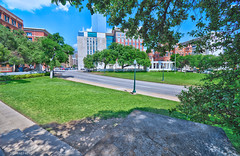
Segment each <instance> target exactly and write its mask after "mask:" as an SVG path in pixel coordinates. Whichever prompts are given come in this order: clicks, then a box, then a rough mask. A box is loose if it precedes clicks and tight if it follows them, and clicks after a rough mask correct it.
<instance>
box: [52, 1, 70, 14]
mask: <svg viewBox="0 0 240 156" xmlns="http://www.w3.org/2000/svg"><path fill="white" fill-rule="evenodd" d="M70 6H71V5H70V3H69V2H67V3H66V4H65V5H62V4H59V5H58V6H57V8H56V10H62V11H66V12H68V10H69V7H70Z"/></svg>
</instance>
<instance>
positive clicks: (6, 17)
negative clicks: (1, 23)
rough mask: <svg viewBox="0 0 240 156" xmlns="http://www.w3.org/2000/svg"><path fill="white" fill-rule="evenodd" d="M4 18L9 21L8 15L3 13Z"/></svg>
mask: <svg viewBox="0 0 240 156" xmlns="http://www.w3.org/2000/svg"><path fill="white" fill-rule="evenodd" d="M4 19H5V21H6V22H8V23H9V17H8V16H7V15H4Z"/></svg>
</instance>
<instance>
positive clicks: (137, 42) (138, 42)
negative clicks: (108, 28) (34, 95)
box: [113, 29, 144, 51]
mask: <svg viewBox="0 0 240 156" xmlns="http://www.w3.org/2000/svg"><path fill="white" fill-rule="evenodd" d="M113 34H114V38H115V42H116V43H119V44H122V45H125V46H133V47H134V48H136V49H139V50H141V51H144V47H143V39H140V38H138V39H134V38H132V39H130V38H127V36H126V33H125V32H124V33H123V32H121V30H120V29H115V30H114V31H113Z"/></svg>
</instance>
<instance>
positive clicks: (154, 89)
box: [62, 71, 184, 97]
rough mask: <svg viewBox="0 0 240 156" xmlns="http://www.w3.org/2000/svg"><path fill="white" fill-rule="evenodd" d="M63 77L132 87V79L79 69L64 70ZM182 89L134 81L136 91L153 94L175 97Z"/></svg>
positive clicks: (168, 85)
mask: <svg viewBox="0 0 240 156" xmlns="http://www.w3.org/2000/svg"><path fill="white" fill-rule="evenodd" d="M62 76H64V77H72V78H77V79H81V80H86V81H90V82H94V83H98V84H105V85H111V86H115V87H118V88H123V89H128V90H129V89H132V88H133V80H130V79H122V78H115V77H108V76H101V75H95V74H90V73H85V72H81V71H65V72H63V73H62ZM183 89H184V86H179V85H170V84H162V83H154V82H146V81H136V91H137V92H138V91H143V92H148V93H153V94H161V95H166V96H172V97H176V95H177V94H179V93H180V92H181V91H182V90H183Z"/></svg>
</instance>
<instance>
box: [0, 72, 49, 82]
mask: <svg viewBox="0 0 240 156" xmlns="http://www.w3.org/2000/svg"><path fill="white" fill-rule="evenodd" d="M49 75H50V73H49V72H47V73H37V74H25V75H8V76H0V81H10V80H20V79H27V78H34V77H41V76H49Z"/></svg>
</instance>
